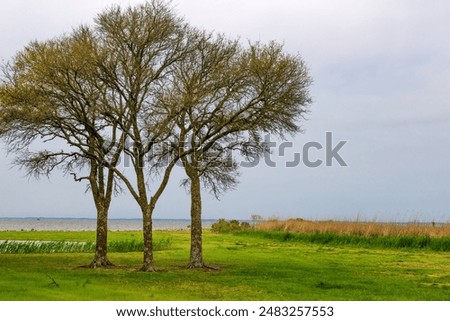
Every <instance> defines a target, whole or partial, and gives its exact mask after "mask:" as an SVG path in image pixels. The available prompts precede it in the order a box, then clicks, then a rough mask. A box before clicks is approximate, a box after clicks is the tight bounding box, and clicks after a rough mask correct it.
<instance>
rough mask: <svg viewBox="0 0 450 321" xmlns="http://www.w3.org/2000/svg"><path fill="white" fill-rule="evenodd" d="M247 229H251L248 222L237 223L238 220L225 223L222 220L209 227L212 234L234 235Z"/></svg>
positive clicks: (225, 221)
mask: <svg viewBox="0 0 450 321" xmlns="http://www.w3.org/2000/svg"><path fill="white" fill-rule="evenodd" d="M249 229H251V226H250V223H248V222H239V221H238V220H231V221H227V220H225V219H223V218H222V219H220V220H219V221H217V222H216V223H214V224H213V225H211V230H212V231H213V232H214V233H234V232H238V231H244V230H249Z"/></svg>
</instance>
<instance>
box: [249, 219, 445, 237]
mask: <svg viewBox="0 0 450 321" xmlns="http://www.w3.org/2000/svg"><path fill="white" fill-rule="evenodd" d="M255 230H259V231H284V232H293V233H306V234H308V233H309V234H310V233H336V234H342V235H354V236H429V237H449V236H450V224H444V225H435V224H429V225H425V224H419V223H409V224H401V225H399V224H388V223H377V222H340V221H307V220H302V219H289V220H285V221H280V220H275V219H274V220H267V221H263V222H259V223H257V224H256V225H255Z"/></svg>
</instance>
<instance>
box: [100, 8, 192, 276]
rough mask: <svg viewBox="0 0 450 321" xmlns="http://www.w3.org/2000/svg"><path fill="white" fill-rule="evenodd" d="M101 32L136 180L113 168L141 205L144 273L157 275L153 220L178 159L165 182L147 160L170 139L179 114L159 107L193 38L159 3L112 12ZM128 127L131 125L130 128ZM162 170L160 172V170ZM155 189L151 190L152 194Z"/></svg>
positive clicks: (112, 117)
mask: <svg viewBox="0 0 450 321" xmlns="http://www.w3.org/2000/svg"><path fill="white" fill-rule="evenodd" d="M96 32H97V34H98V37H99V38H100V39H101V42H100V44H101V46H102V48H104V50H105V52H106V53H107V55H106V57H105V59H104V60H103V62H102V63H101V64H99V70H100V74H101V76H100V78H101V80H102V82H103V83H104V84H105V85H106V86H108V87H109V88H112V89H113V90H114V91H115V92H116V93H117V95H118V97H119V98H120V103H117V106H116V108H113V109H111V110H110V112H109V113H108V114H105V116H106V119H107V120H108V121H109V122H111V123H112V124H119V127H120V128H121V130H122V131H123V132H125V133H126V137H127V143H126V144H125V145H124V153H125V154H126V156H127V157H128V158H129V159H130V160H131V165H132V168H133V174H134V177H131V178H130V177H128V176H127V175H125V173H124V171H123V170H121V169H120V168H118V167H117V166H114V164H111V163H109V164H108V166H109V168H110V169H111V170H113V171H114V173H115V174H116V175H117V176H118V177H119V178H120V179H121V180H122V181H123V182H124V185H125V186H126V187H127V189H128V190H129V191H130V193H131V195H132V196H133V198H134V199H135V200H136V202H137V203H138V205H139V207H140V209H141V213H142V217H143V235H144V262H143V266H142V270H143V271H149V272H151V271H154V262H153V245H152V235H153V232H152V215H153V211H154V209H155V206H156V203H157V201H158V200H159V198H160V196H161V195H162V193H163V191H164V189H165V187H166V185H167V183H168V180H169V177H170V173H171V171H172V169H173V167H174V166H175V164H176V161H177V160H176V158H174V157H171V158H170V159H169V161H168V163H167V166H166V167H165V168H164V169H162V172H161V173H160V177H161V178H160V179H159V180H156V179H154V176H151V175H150V168H149V167H147V166H146V161H147V162H148V161H149V160H152V159H153V158H154V157H156V155H155V154H154V147H155V146H156V145H157V144H158V143H161V142H164V141H165V140H166V139H167V138H168V137H169V136H170V135H171V134H172V128H173V126H174V119H175V116H176V111H174V110H173V109H167V108H164V107H163V106H161V105H159V104H157V103H156V98H155V97H157V96H158V95H159V93H160V92H161V91H162V90H163V89H164V87H165V86H166V83H167V82H168V81H169V80H170V79H171V77H172V74H173V65H174V63H175V62H177V61H180V60H182V59H184V57H185V56H186V53H187V52H189V51H190V50H192V49H191V42H192V40H193V39H192V36H193V35H192V33H191V32H190V28H189V27H188V26H187V25H186V24H185V23H184V22H183V20H182V19H180V18H178V17H176V16H175V15H174V13H173V12H172V10H171V8H170V7H169V6H167V5H165V4H164V3H162V2H161V1H158V0H154V1H151V2H148V3H146V4H144V5H141V6H136V7H129V8H127V9H121V8H120V7H112V8H110V9H108V10H106V11H104V12H103V13H101V14H100V15H99V16H98V17H97V19H96ZM127 124H129V126H127ZM159 168H160V169H161V167H159ZM150 187H152V189H150Z"/></svg>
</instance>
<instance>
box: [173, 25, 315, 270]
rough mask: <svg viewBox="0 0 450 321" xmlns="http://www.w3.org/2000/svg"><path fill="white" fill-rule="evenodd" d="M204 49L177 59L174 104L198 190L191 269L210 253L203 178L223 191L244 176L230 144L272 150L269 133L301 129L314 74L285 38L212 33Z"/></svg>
mask: <svg viewBox="0 0 450 321" xmlns="http://www.w3.org/2000/svg"><path fill="white" fill-rule="evenodd" d="M197 39H198V40H197V43H196V49H195V51H193V52H191V53H190V55H189V56H188V57H187V58H186V59H184V60H182V61H180V62H178V63H177V64H176V69H175V72H176V75H175V76H174V78H173V84H172V86H171V87H169V88H166V93H165V96H164V98H165V99H166V104H167V105H171V106H172V108H174V107H173V106H176V107H175V109H176V110H178V111H179V112H178V115H179V116H178V118H177V126H178V128H179V133H180V137H182V138H183V139H184V138H187V141H186V142H184V141H183V140H182V139H180V141H181V143H180V146H179V147H178V149H179V150H181V153H182V154H183V155H181V156H180V157H181V159H182V163H183V166H184V169H185V171H186V174H187V176H188V180H187V183H188V184H189V188H190V194H191V251H190V262H189V264H188V268H202V267H206V265H205V264H204V262H203V255H202V223H201V213H202V207H201V192H200V189H201V181H203V183H204V185H205V187H207V188H209V189H210V190H211V191H212V192H213V193H214V194H215V195H216V196H218V195H220V193H221V192H223V191H226V190H227V189H229V188H232V187H233V186H234V185H235V184H236V183H237V181H236V176H237V172H238V171H237V170H238V169H237V165H236V162H235V161H234V159H233V158H232V157H231V155H230V151H233V150H238V151H240V152H241V153H242V154H243V155H244V156H255V155H256V154H261V153H263V152H264V151H266V146H265V145H264V143H263V139H262V136H263V134H264V133H267V132H269V133H273V134H275V135H278V136H280V137H284V135H286V134H295V133H296V132H298V131H299V130H300V127H299V121H300V120H302V119H303V115H304V114H305V113H306V112H307V109H306V107H307V106H308V105H309V104H310V102H311V98H310V96H309V91H308V90H309V85H310V83H311V78H310V77H309V75H308V70H307V67H306V66H305V63H304V62H303V60H302V59H300V58H299V57H296V56H291V55H288V54H286V53H284V52H283V48H282V46H281V45H279V44H277V43H275V42H271V43H269V44H267V45H263V44H260V43H256V44H251V45H250V48H248V49H246V50H244V49H243V48H241V46H240V45H239V44H238V42H236V41H230V40H227V39H226V38H224V37H223V36H218V37H213V36H212V35H210V34H206V33H204V34H203V35H202V37H198V38H197Z"/></svg>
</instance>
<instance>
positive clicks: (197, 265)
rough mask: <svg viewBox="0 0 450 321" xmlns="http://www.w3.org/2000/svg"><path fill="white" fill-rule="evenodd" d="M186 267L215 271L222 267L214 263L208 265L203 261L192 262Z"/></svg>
mask: <svg viewBox="0 0 450 321" xmlns="http://www.w3.org/2000/svg"><path fill="white" fill-rule="evenodd" d="M186 269H188V270H193V269H202V270H213V271H219V270H220V267H218V266H212V265H206V264H205V263H203V262H190V263H189V264H188V265H187V267H186Z"/></svg>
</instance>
